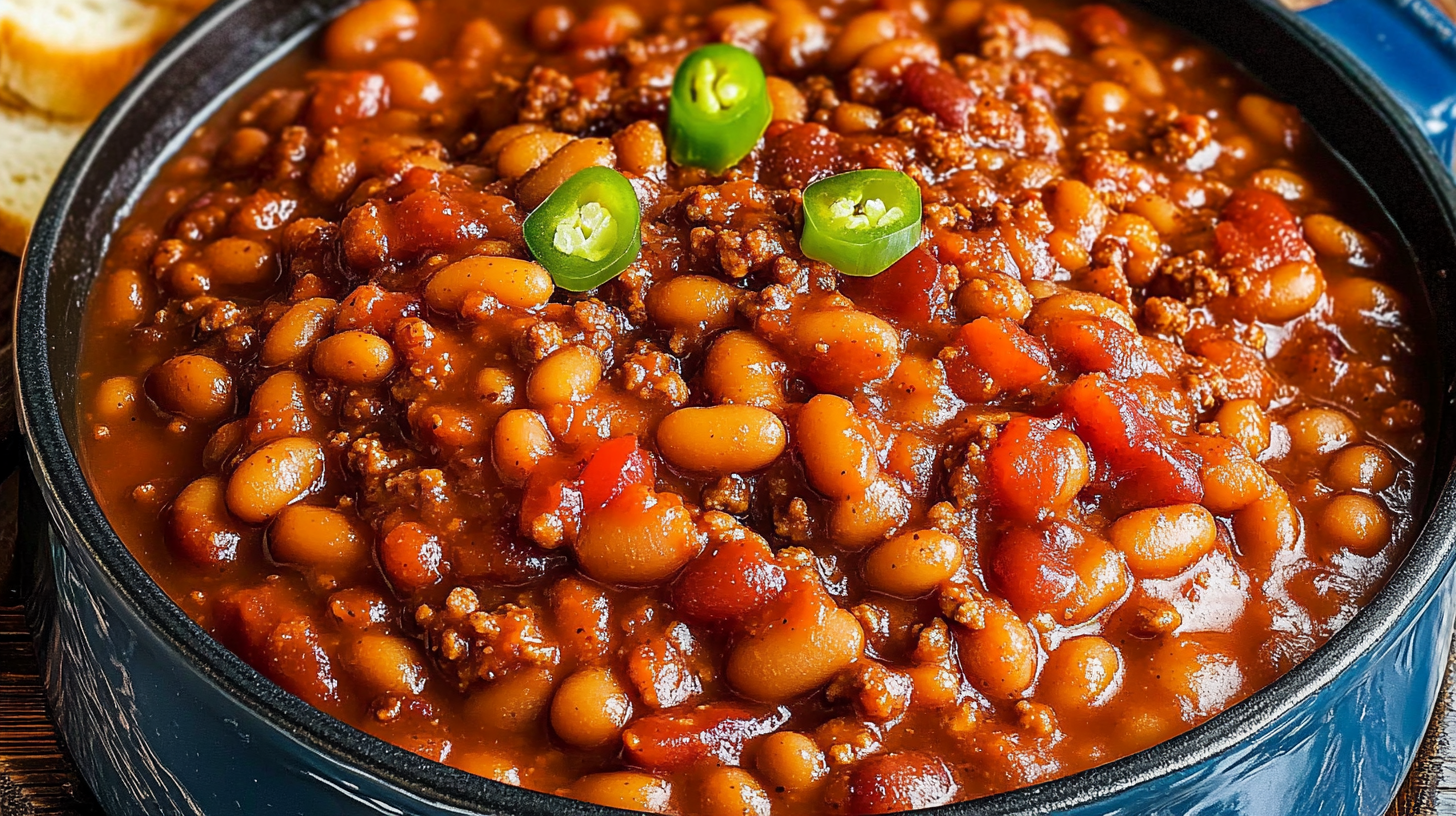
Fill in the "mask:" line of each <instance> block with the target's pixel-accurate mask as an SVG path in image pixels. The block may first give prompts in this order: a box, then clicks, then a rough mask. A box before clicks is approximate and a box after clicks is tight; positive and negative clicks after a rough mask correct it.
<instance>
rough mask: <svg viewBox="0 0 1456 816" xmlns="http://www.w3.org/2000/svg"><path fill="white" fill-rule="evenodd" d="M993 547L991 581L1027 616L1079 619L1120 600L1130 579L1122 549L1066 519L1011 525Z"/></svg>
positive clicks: (1066, 622)
mask: <svg viewBox="0 0 1456 816" xmlns="http://www.w3.org/2000/svg"><path fill="white" fill-rule="evenodd" d="M993 552H994V554H993V556H992V558H991V577H992V581H993V583H994V585H995V587H996V589H997V591H999V592H1000V593H1001V594H1002V595H1003V596H1004V597H1005V598H1006V600H1007V601H1010V603H1011V606H1012V608H1014V609H1015V610H1016V613H1017V614H1018V615H1021V616H1022V617H1024V618H1032V617H1035V616H1037V615H1040V614H1042V613H1047V614H1050V615H1051V616H1052V617H1053V618H1055V619H1056V620H1057V622H1058V623H1062V624H1072V623H1080V622H1081V621H1084V620H1087V619H1089V618H1091V617H1093V616H1094V615H1096V614H1097V613H1098V612H1100V611H1102V609H1103V608H1105V607H1106V606H1107V605H1108V604H1111V603H1113V602H1114V601H1117V600H1118V599H1120V598H1121V597H1122V596H1123V594H1124V593H1125V592H1126V591H1127V585H1128V583H1129V582H1130V581H1131V575H1130V573H1129V572H1128V570H1127V565H1126V561H1125V559H1124V558H1123V557H1122V554H1121V553H1119V552H1118V551H1116V550H1115V549H1113V548H1112V547H1111V546H1110V545H1109V544H1108V543H1107V542H1106V541H1103V540H1102V539H1099V538H1095V537H1091V536H1088V535H1086V534H1085V533H1083V532H1082V531H1081V530H1079V529H1078V528H1076V527H1073V526H1072V525H1070V524H1064V523H1062V522H1052V523H1049V524H1044V525H1042V526H1040V527H1020V528H1017V529H1015V530H1012V531H1011V532H1009V533H1007V534H1006V536H1005V537H1004V538H1002V539H1001V541H1000V542H998V543H997V545H996V548H995V550H994V551H993Z"/></svg>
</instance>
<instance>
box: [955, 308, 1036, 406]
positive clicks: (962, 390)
mask: <svg viewBox="0 0 1456 816" xmlns="http://www.w3.org/2000/svg"><path fill="white" fill-rule="evenodd" d="M951 348H952V351H951V353H950V354H949V355H946V356H945V357H943V359H944V360H945V370H946V375H947V378H948V379H949V380H950V386H951V388H952V389H953V390H954V391H955V392H956V394H957V395H958V396H960V398H961V399H964V400H968V401H971V402H980V401H984V400H987V399H990V398H992V397H995V396H996V395H998V394H1001V393H1003V392H1008V391H1009V392H1016V391H1024V390H1026V389H1027V388H1030V387H1031V386H1033V385H1036V384H1037V383H1039V382H1041V380H1042V378H1044V377H1046V376H1047V375H1048V374H1050V373H1051V370H1052V368H1051V358H1050V356H1048V354H1047V350H1046V346H1044V345H1043V344H1042V342H1041V341H1040V340H1038V339H1036V338H1035V337H1032V336H1031V335H1029V334H1027V333H1026V330H1025V329H1023V328H1021V326H1020V325H1018V324H1017V323H1016V322H1015V321H1013V320H1010V319H1009V318H1004V317H998V318H991V317H981V318H977V319H976V320H974V321H972V322H970V323H967V324H966V325H964V326H962V327H961V329H960V332H959V333H957V335H956V339H955V344H954V345H953V346H952V347H951Z"/></svg>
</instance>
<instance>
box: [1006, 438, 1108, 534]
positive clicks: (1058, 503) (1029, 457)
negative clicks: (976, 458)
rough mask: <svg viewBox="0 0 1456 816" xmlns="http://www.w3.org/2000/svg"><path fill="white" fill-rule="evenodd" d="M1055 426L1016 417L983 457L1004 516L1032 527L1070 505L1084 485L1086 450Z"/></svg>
mask: <svg viewBox="0 0 1456 816" xmlns="http://www.w3.org/2000/svg"><path fill="white" fill-rule="evenodd" d="M1060 425H1061V422H1060V420H1047V419H1037V418H1035V417H1016V418H1015V419H1013V420H1011V421H1010V422H1008V423H1006V427H1005V428H1003V429H1002V431H1001V435H1000V436H998V437H997V438H996V442H995V444H993V445H992V446H991V449H990V450H989V451H987V453H986V473H987V481H988V483H989V484H990V486H991V489H992V490H993V491H994V495H995V497H996V502H997V504H998V505H999V506H1000V508H1001V511H1002V512H1003V513H1004V514H1005V515H1006V516H1008V517H1010V518H1012V519H1014V520H1016V521H1023V522H1026V521H1035V520H1037V519H1039V518H1041V517H1043V516H1045V515H1047V514H1049V513H1055V512H1057V511H1059V510H1061V509H1063V508H1065V507H1067V506H1068V505H1070V504H1071V503H1072V501H1073V500H1074V499H1076V498H1077V494H1078V493H1079V492H1081V490H1082V488H1083V487H1085V486H1086V485H1087V479H1088V470H1089V464H1088V459H1087V449H1086V447H1085V446H1084V445H1083V444H1082V443H1081V442H1080V441H1079V440H1078V439H1077V436H1076V435H1075V434H1073V433H1072V432H1070V431H1067V430H1064V429H1062V428H1061V427H1060Z"/></svg>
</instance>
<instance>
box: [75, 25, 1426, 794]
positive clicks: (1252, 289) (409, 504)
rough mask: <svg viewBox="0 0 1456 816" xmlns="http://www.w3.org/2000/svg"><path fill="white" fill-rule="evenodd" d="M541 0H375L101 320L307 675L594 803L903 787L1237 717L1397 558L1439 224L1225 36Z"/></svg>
mask: <svg viewBox="0 0 1456 816" xmlns="http://www.w3.org/2000/svg"><path fill="white" fill-rule="evenodd" d="M504 5H507V4H494V3H492V4H487V3H483V2H473V1H472V0H418V2H412V1H411V0H367V2H364V3H362V4H360V5H358V6H356V7H354V8H353V9H351V10H349V11H347V12H345V13H344V14H343V15H342V16H340V17H339V18H337V19H336V20H335V21H333V22H332V23H331V24H330V25H329V26H328V27H327V29H326V30H325V31H324V32H323V33H322V35H321V37H319V38H318V39H317V41H316V42H313V43H310V44H309V45H308V46H307V47H306V48H305V53H303V54H301V55H299V56H297V57H294V58H290V60H289V61H286V62H285V63H284V64H281V65H280V66H278V67H276V68H274V69H272V70H270V71H269V72H268V73H266V74H265V75H264V77H263V78H262V79H261V80H259V81H258V82H256V83H255V84H254V85H252V86H250V87H249V88H248V89H246V90H245V91H243V92H242V93H241V95H240V96H239V98H238V99H236V100H233V101H232V102H230V103H229V104H228V105H227V106H225V107H224V109H223V112H222V113H220V114H218V115H217V116H215V117H214V118H213V119H212V120H211V121H210V122H209V123H207V124H206V125H205V126H203V127H202V128H200V129H199V130H198V131H197V132H196V133H195V134H193V135H192V136H191V138H190V139H189V140H188V141H187V143H186V144H185V146H184V147H183V148H182V149H181V151H180V153H179V154H178V156H177V157H176V158H174V159H173V160H171V161H170V162H169V163H168V165H167V166H166V167H165V168H164V169H163V170H162V171H161V174H160V175H159V177H158V178H157V179H156V180H155V181H154V183H153V184H152V185H151V186H150V187H149V188H148V189H147V190H146V191H144V193H143V194H142V195H141V196H140V198H139V201H138V204H137V205H136V207H135V208H134V210H133V212H132V213H131V214H130V215H129V216H128V217H127V219H126V220H125V221H124V223H123V224H122V225H121V226H120V228H119V229H118V231H117V233H116V234H115V235H114V236H113V237H112V239H111V244H110V248H109V250H108V254H107V259H106V262H105V265H104V268H103V269H102V270H101V271H100V274H99V277H98V280H97V283H96V285H95V288H94V291H93V294H92V297H91V302H90V304H89V306H88V315H87V320H86V331H85V339H84V346H83V363H82V366H81V370H80V372H79V376H80V378H81V389H80V390H81V393H82V399H81V402H80V405H79V407H78V410H79V411H80V414H81V417H82V419H83V424H82V427H83V428H84V429H85V434H84V438H83V440H82V445H81V454H82V457H83V462H84V467H85V469H86V472H87V476H88V479H89V480H90V483H91V484H92V486H93V489H94V490H95V492H96V494H97V497H98V499H99V501H100V502H101V505H102V507H103V508H104V509H105V511H106V513H107V515H108V518H109V519H110V521H111V523H112V525H113V527H114V528H115V529H116V531H117V533H118V534H119V535H120V536H121V538H122V539H123V540H124V541H125V542H126V543H127V545H128V546H129V547H130V548H131V549H132V550H133V552H134V553H135V554H136V556H137V558H138V559H139V560H140V561H141V563H142V564H143V565H144V566H145V567H146V568H147V570H148V571H149V572H150V573H151V575H152V576H153V577H154V578H155V579H156V581H157V582H158V584H159V585H160V586H161V587H162V588H163V589H164V590H166V591H167V593H168V594H169V595H170V596H171V597H172V598H174V599H175V600H176V602H177V603H178V604H179V605H180V606H181V608H182V609H183V610H185V611H186V613H187V614H188V615H190V616H191V617H192V618H194V619H195V620H196V621H197V622H198V623H199V624H200V625H201V626H202V627H203V628H204V629H206V630H207V631H208V632H210V633H212V634H213V635H214V636H215V637H216V638H217V639H218V640H219V641H220V642H221V643H223V644H224V645H226V646H227V647H228V648H229V649H231V650H233V651H235V652H236V653H237V654H238V655H239V656H241V657H242V658H243V659H245V660H247V661H248V662H249V663H251V664H252V665H253V666H255V667H257V668H258V670H259V671H261V672H262V673H263V674H264V675H266V676H267V677H269V678H271V679H272V680H274V681H276V682H277V683H278V684H279V685H281V686H282V687H283V688H284V689H286V690H287V691H289V692H291V693H293V694H295V695H297V696H298V697H300V698H302V699H304V700H306V701H308V702H309V703H311V704H313V705H315V706H317V707H318V708H320V709H322V710H324V711H326V712H328V713H329V714H331V715H333V716H335V717H338V718H340V719H341V720H343V721H345V722H347V723H350V724H352V725H354V726H356V727H358V728H360V729H362V730H364V731H366V732H368V733H371V734H374V735H376V736H378V737H380V738H381V739H384V740H387V741H389V742H392V743H394V744H396V745H399V746H402V747H404V748H406V749H408V750H410V751H413V752H415V753H418V754H420V755H423V756H425V757H428V758H430V759H434V760H437V761H439V762H444V763H447V764H449V765H452V766H454V767H456V768H459V769H462V770H465V771H468V772H470V773H473V774H478V775H481V776H485V777H488V778H490V779H494V780H497V781H499V782H503V783H507V784H511V785H520V786H525V787H529V788H532V789H535V790H540V791H546V792H553V793H559V794H562V795H564V796H570V797H575V798H578V799H582V800H586V801H590V802H595V803H598V804H604V805H612V806H616V807H622V808H627V809H632V810H642V811H649V812H658V813H690V814H704V815H705V816H727V815H728V814H753V815H754V816H763V814H769V813H774V814H784V815H786V816H787V815H791V814H800V815H802V816H807V815H808V814H829V813H842V814H875V813H888V812H894V811H900V810H907V809H914V808H921V807H929V806H935V805H941V804H946V803H950V802H954V801H961V800H966V799H971V798H976V797H981V796H986V795H990V794H993V793H996V792H999V791H1005V790H1009V789H1013V788H1017V787H1021V786H1026V785H1030V784H1034V783H1037V782H1039V781H1045V780H1048V779H1052V778H1055V777H1059V776H1064V775H1066V774H1070V773H1074V772H1076V771H1079V770H1082V769H1085V768H1088V767H1091V766H1094V765H1097V764H1100V763H1103V762H1107V761H1109V760H1112V759H1115V758H1118V757H1120V756H1125V755H1127V754H1130V753H1133V752H1136V751H1139V750H1142V749H1144V748H1147V747H1149V746H1152V745H1154V744H1157V743H1159V742H1162V741H1164V740H1166V739H1168V738H1170V737H1172V736H1174V735H1176V734H1178V733H1181V732H1183V731H1185V730H1187V729H1189V728H1191V727H1194V726H1196V725H1198V724H1199V723H1200V722H1203V721H1204V720H1206V719H1208V718H1209V717H1212V716H1214V715H1216V714H1217V713H1219V712H1220V711H1222V710H1224V709H1226V708H1228V707H1229V706H1231V705H1233V704H1235V703H1236V702H1238V701H1239V700H1241V699H1243V698H1244V697H1246V696H1248V695H1249V694H1251V693H1253V692H1254V691H1256V690H1257V689H1259V688H1261V687H1263V686H1265V685H1267V684H1268V683H1270V682H1271V681H1273V680H1274V679H1276V678H1278V677H1279V676H1280V675H1282V674H1283V673H1284V672H1286V671H1288V670H1289V669H1290V668H1291V667H1292V666H1294V665H1295V664H1296V663H1298V662H1299V661H1300V660H1302V659H1303V658H1305V657H1306V656H1308V655H1309V654H1310V653H1311V652H1312V651H1313V650H1314V649H1316V648H1318V647H1319V646H1320V645H1321V644H1322V643H1323V642H1324V641H1325V640H1327V639H1328V638H1329V637H1330V635H1331V634H1332V633H1334V632H1335V631H1336V630H1338V629H1339V628H1340V627H1341V626H1342V625H1343V624H1344V623H1346V622H1347V621H1349V620H1350V618H1351V617H1353V615H1354V614H1355V613H1356V612H1357V611H1358V610H1359V608H1360V606H1361V605H1362V604H1363V603H1364V602H1366V601H1367V600H1368V599H1369V598H1370V597H1371V596H1372V595H1373V594H1374V593H1375V592H1376V591H1377V590H1378V589H1379V588H1380V586H1381V585H1382V583H1383V581H1384V580H1385V578H1386V576H1387V575H1388V574H1389V573H1390V572H1391V570H1392V569H1393V568H1394V566H1395V564H1396V563H1397V562H1398V561H1399V559H1400V557H1401V555H1402V553H1403V550H1404V547H1405V545H1406V543H1407V542H1408V541H1409V539H1410V538H1411V536H1412V535H1413V534H1414V531H1415V526H1416V524H1415V522H1416V520H1417V519H1416V514H1417V513H1418V512H1419V510H1420V508H1419V507H1416V506H1414V502H1415V499H1414V498H1413V497H1414V496H1416V495H1419V488H1420V487H1421V484H1422V479H1423V478H1424V477H1423V475H1422V472H1421V470H1420V467H1419V463H1420V462H1421V461H1422V459H1423V455H1424V452H1425V445H1426V439H1425V436H1424V417H1425V410H1424V408H1423V405H1424V401H1425V395H1426V394H1428V392H1429V389H1428V385H1427V383H1426V382H1425V381H1424V379H1423V377H1422V375H1421V373H1420V367H1419V366H1418V364H1417V359H1418V355H1419V353H1420V344H1419V342H1418V338H1417V337H1416V336H1415V332H1414V331H1413V328H1412V325H1411V317H1410V314H1409V312H1410V310H1409V307H1408V306H1407V302H1406V299H1405V297H1404V296H1403V295H1402V293H1401V292H1400V291H1399V289H1398V287H1397V285H1396V284H1395V283H1394V281H1397V280H1401V279H1403V275H1404V273H1405V272H1407V271H1408V270H1407V269H1406V268H1405V265H1406V263H1407V262H1406V260H1405V257H1404V255H1403V252H1402V249H1401V247H1400V246H1399V245H1398V244H1396V243H1394V242H1393V241H1392V240H1391V238H1390V237H1388V236H1392V235H1393V231H1392V230H1391V229H1390V228H1389V226H1388V225H1387V224H1386V223H1385V222H1384V220H1383V218H1382V217H1381V215H1380V213H1379V210H1378V208H1377V207H1376V206H1375V205H1374V203H1373V202H1371V201H1370V200H1369V196H1368V194H1367V193H1366V192H1365V190H1364V189H1363V188H1362V187H1360V186H1359V184H1358V182H1356V181H1355V180H1354V179H1351V178H1350V177H1349V176H1348V173H1347V172H1346V171H1345V170H1344V168H1343V167H1342V166H1341V165H1340V164H1339V163H1338V162H1337V160H1335V159H1334V158H1333V157H1332V156H1330V155H1328V153H1327V151H1326V150H1325V149H1324V148H1323V146H1322V145H1321V144H1320V142H1319V140H1318V138H1317V136H1316V135H1315V134H1313V133H1311V132H1308V129H1307V128H1306V127H1305V126H1304V125H1303V123H1302V122H1301V120H1300V118H1299V115H1298V112H1297V111H1296V110H1295V109H1294V108H1292V107H1290V106H1289V105H1287V104H1285V103H1283V102H1280V101H1276V100H1274V99H1271V98H1269V97H1268V96H1266V95H1264V94H1263V93H1262V92H1261V90H1260V89H1259V87H1258V86H1257V85H1256V84H1255V83H1254V82H1252V81H1251V80H1250V79H1248V78H1246V77H1244V76H1242V75H1241V74H1240V73H1239V72H1238V71H1237V70H1236V69H1235V68H1234V67H1232V66H1231V65H1229V64H1228V63H1227V62H1225V61H1224V60H1222V59H1221V58H1220V57H1219V56H1218V55H1217V54H1215V53H1212V52H1211V51H1210V50H1209V49H1208V48H1207V47H1206V46H1203V45H1201V44H1199V43H1198V42H1196V41H1193V40H1192V39H1191V38H1189V37H1187V36H1186V35H1184V34H1182V33H1180V32H1177V31H1175V30H1172V29H1170V28H1168V27H1166V26H1162V25H1160V24H1158V23H1157V22H1156V21H1153V20H1150V19H1147V18H1145V17H1144V16H1142V15H1140V14H1138V13H1136V12H1133V11H1130V10H1124V9H1120V8H1117V7H1112V6H1108V5H1080V6H1078V5H1071V4H1066V3H1060V2H1043V1H1042V0H1032V2H1030V3H1028V4H1027V5H1016V4H1008V3H995V2H981V1H980V0H944V2H941V0H876V2H875V3H874V4H873V5H871V4H867V3H864V2H852V3H851V2H845V3H828V4H821V3H819V2H818V0H765V2H764V3H763V4H762V5H756V4H743V5H719V4H716V3H713V2H709V0H685V2H672V3H668V2H662V1H661V0H641V2H638V3H635V4H633V5H624V4H606V5H595V6H586V5H581V6H574V5H547V6H542V7H538V8H532V7H530V6H531V4H517V5H519V6H521V7H520V8H509V7H505V8H503V7H502V6H504ZM487 8H489V9H490V10H489V12H487Z"/></svg>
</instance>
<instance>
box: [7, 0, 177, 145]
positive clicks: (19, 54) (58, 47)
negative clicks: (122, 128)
mask: <svg viewBox="0 0 1456 816" xmlns="http://www.w3.org/2000/svg"><path fill="white" fill-rule="evenodd" d="M157 19H158V23H159V27H158V28H157V29H156V30H154V31H152V32H151V33H150V35H148V36H143V37H140V38H138V39H137V40H136V41H134V42H131V43H127V44H124V45H119V46H115V47H110V48H100V49H85V48H79V49H77V48H69V47H67V46H66V45H65V44H62V43H57V42H54V41H47V40H45V39H42V38H40V37H37V36H35V35H34V34H33V33H32V32H30V31H28V30H27V29H26V28H25V27H24V26H22V25H21V24H19V23H17V22H16V21H14V20H9V19H0V88H3V91H4V94H5V95H6V96H7V97H10V98H12V99H17V100H20V101H22V102H23V103H24V104H25V105H27V106H30V107H34V108H37V109H39V110H43V111H47V112H49V113H52V114H54V115H57V116H61V117H66V118H72V119H89V118H91V117H93V116H95V115H96V114H98V113H100V112H101V109H102V108H104V107H106V104H107V103H108V102H110V101H111V99H112V98H113V97H114V96H116V94H117V92H118V91H120V90H121V89H122V87H123V86H125V85H126V83H127V82H129V81H130V80H131V78H132V77H133V76H134V75H135V74H136V72H137V70H138V69H139V68H141V66H142V65H143V64H145V63H146V61H147V60H148V59H150V58H151V55H152V54H153V53H154V52H155V51H156V49H157V48H158V47H159V46H160V45H161V44H162V43H163V42H165V41H166V40H167V38H168V37H170V36H171V35H172V34H173V33H174V32H175V31H176V30H177V29H178V28H179V27H180V26H181V25H182V24H183V22H185V18H184V17H182V15H180V14H176V13H172V12H165V11H164V12H161V13H160V14H159V16H158V18H157Z"/></svg>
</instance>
